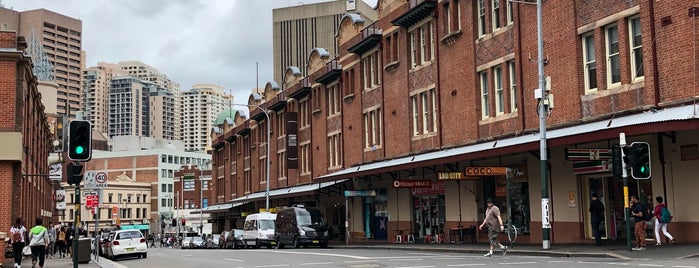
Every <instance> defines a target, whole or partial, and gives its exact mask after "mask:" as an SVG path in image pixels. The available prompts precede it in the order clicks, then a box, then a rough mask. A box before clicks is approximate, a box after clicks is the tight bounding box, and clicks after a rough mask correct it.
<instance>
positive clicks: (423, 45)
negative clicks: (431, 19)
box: [419, 27, 428, 64]
mask: <svg viewBox="0 0 699 268" xmlns="http://www.w3.org/2000/svg"><path fill="white" fill-rule="evenodd" d="M426 30H427V29H425V28H423V27H420V28H419V32H420V64H422V63H424V62H425V61H426V60H427V57H426V56H427V49H428V48H427V34H426V33H425V31H426Z"/></svg>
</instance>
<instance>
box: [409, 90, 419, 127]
mask: <svg viewBox="0 0 699 268" xmlns="http://www.w3.org/2000/svg"><path fill="white" fill-rule="evenodd" d="M410 102H411V103H412V105H411V106H412V108H413V109H412V117H413V136H417V135H419V134H420V132H419V131H418V129H419V128H418V127H419V125H418V120H417V119H418V114H419V110H418V106H417V95H413V96H410Z"/></svg>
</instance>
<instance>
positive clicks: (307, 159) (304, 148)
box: [299, 141, 311, 175]
mask: <svg viewBox="0 0 699 268" xmlns="http://www.w3.org/2000/svg"><path fill="white" fill-rule="evenodd" d="M310 152H311V150H310V141H309V142H306V143H304V144H301V146H300V149H299V153H300V154H301V155H300V157H299V159H300V161H301V174H302V175H306V174H310V173H311V154H310Z"/></svg>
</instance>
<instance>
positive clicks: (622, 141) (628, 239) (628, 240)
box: [619, 132, 631, 251]
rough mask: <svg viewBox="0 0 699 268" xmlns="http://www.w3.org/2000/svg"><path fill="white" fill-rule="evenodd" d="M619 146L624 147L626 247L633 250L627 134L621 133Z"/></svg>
mask: <svg viewBox="0 0 699 268" xmlns="http://www.w3.org/2000/svg"><path fill="white" fill-rule="evenodd" d="M619 147H621V148H622V150H620V151H621V159H622V161H621V178H622V180H623V182H624V221H625V222H626V249H627V250H629V251H631V218H630V217H629V214H630V212H631V207H630V206H629V174H628V172H627V171H626V161H624V160H623V159H624V156H625V154H624V150H623V148H624V147H626V134H625V133H623V132H622V133H619Z"/></svg>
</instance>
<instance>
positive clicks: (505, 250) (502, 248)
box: [500, 246, 507, 256]
mask: <svg viewBox="0 0 699 268" xmlns="http://www.w3.org/2000/svg"><path fill="white" fill-rule="evenodd" d="M500 249H501V250H502V256H505V255H507V246H502V247H500Z"/></svg>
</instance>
